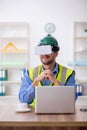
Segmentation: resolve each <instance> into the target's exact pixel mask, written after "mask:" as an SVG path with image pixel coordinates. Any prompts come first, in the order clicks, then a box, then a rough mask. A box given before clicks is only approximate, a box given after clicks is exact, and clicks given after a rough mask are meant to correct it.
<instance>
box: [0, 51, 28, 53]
mask: <svg viewBox="0 0 87 130" xmlns="http://www.w3.org/2000/svg"><path fill="white" fill-rule="evenodd" d="M0 53H4V54H5V53H15V54H16V53H28V52H27V50H19V51H13V50H12V51H11V50H10V51H0Z"/></svg>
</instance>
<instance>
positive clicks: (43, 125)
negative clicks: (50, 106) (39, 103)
mask: <svg viewBox="0 0 87 130" xmlns="http://www.w3.org/2000/svg"><path fill="white" fill-rule="evenodd" d="M72 129H73V130H87V112H81V111H80V110H79V106H76V112H75V114H45V115H44V114H40V115H37V114H35V112H34V110H33V109H32V110H31V112H27V113H17V112H16V107H15V104H0V130H72Z"/></svg>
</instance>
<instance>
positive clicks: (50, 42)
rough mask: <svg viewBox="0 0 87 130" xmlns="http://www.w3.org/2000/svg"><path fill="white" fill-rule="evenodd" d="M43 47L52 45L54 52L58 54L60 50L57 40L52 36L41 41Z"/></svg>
mask: <svg viewBox="0 0 87 130" xmlns="http://www.w3.org/2000/svg"><path fill="white" fill-rule="evenodd" d="M41 45H51V46H52V51H53V52H57V51H59V49H60V48H59V45H58V42H57V40H56V39H55V38H54V37H53V36H51V35H50V34H48V35H47V36H46V37H44V38H43V39H41V40H40V42H39V46H41Z"/></svg>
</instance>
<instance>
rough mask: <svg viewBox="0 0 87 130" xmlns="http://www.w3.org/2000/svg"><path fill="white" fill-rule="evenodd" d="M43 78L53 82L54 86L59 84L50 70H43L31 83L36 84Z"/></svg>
mask: <svg viewBox="0 0 87 130" xmlns="http://www.w3.org/2000/svg"><path fill="white" fill-rule="evenodd" d="M43 79H46V80H50V81H51V82H52V83H54V86H59V85H60V83H59V82H58V80H57V79H56V78H55V77H54V75H53V74H52V71H51V70H44V71H43V72H42V73H41V74H40V75H39V76H38V77H36V78H35V80H34V81H33V83H32V85H33V86H37V85H38V83H39V82H40V81H42V80H43Z"/></svg>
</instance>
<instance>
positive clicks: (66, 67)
mask: <svg viewBox="0 0 87 130" xmlns="http://www.w3.org/2000/svg"><path fill="white" fill-rule="evenodd" d="M57 64H58V63H57ZM58 66H60V67H62V68H65V69H67V70H69V71H73V72H75V71H74V70H73V69H72V68H69V67H68V66H64V65H61V64H58Z"/></svg>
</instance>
